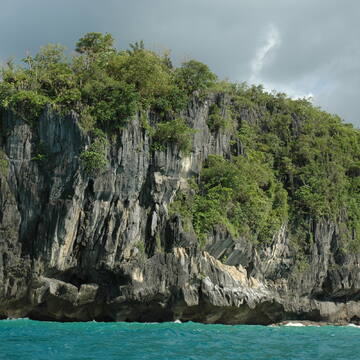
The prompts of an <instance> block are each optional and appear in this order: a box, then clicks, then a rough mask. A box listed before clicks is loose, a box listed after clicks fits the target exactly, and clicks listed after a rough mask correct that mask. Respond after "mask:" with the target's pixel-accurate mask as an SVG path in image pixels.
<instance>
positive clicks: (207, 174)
mask: <svg viewBox="0 0 360 360" xmlns="http://www.w3.org/2000/svg"><path fill="white" fill-rule="evenodd" d="M217 91H220V92H221V91H222V92H223V93H225V94H227V96H229V97H230V99H231V100H230V102H231V113H232V114H233V116H234V121H235V122H236V123H237V124H238V132H237V133H236V134H234V137H233V154H232V157H231V160H228V159H224V158H222V157H219V156H209V158H208V160H207V162H206V164H205V166H204V169H203V170H202V173H201V174H200V181H198V182H197V183H196V184H194V183H192V185H191V191H188V192H185V193H182V194H178V196H177V199H176V200H175V202H174V204H173V206H172V211H173V212H177V213H180V214H182V217H183V218H186V219H187V220H186V221H189V220H190V221H191V222H192V224H193V227H194V230H195V232H196V233H197V235H198V237H199V238H200V239H206V237H207V235H208V234H209V233H210V232H212V231H213V229H215V228H218V227H222V228H224V229H226V230H227V231H229V232H230V233H231V234H233V235H234V236H239V235H243V236H247V237H248V238H250V239H253V241H255V242H257V243H258V244H264V243H267V242H269V241H270V240H271V237H272V235H273V234H274V233H275V232H276V231H277V230H279V229H280V226H281V224H283V223H286V222H287V223H288V224H289V226H290V231H291V232H292V237H293V240H294V244H297V245H296V246H298V247H299V249H300V250H301V251H300V250H299V254H300V255H301V256H300V255H299V256H300V257H299V262H301V263H302V264H305V263H306V252H307V250H308V249H309V246H310V245H311V243H312V241H313V239H312V235H311V233H312V230H311V229H312V224H313V222H314V221H318V220H320V219H323V218H325V219H330V220H332V221H334V222H336V223H338V224H342V238H343V239H344V240H346V241H347V244H348V245H346V248H347V249H348V251H354V249H359V248H360V191H359V190H360V161H359V160H360V132H359V130H356V129H354V128H353V127H352V126H351V125H348V124H343V123H342V121H341V119H340V118H339V117H337V116H335V115H330V114H328V113H326V112H324V111H322V110H321V109H319V108H316V107H314V106H313V105H312V104H311V103H310V102H309V101H307V100H306V99H300V100H292V99H290V98H287V97H286V96H285V95H284V94H269V93H267V92H265V91H264V90H263V89H262V87H261V86H251V87H249V86H247V85H246V84H241V85H232V84H222V87H220V86H219V84H217ZM209 114H210V115H209V118H208V122H209V121H210V122H212V123H216V121H218V120H219V119H220V118H221V115H220V110H219V108H218V107H217V105H213V106H212V107H211V108H210V111H209ZM242 114H245V115H242ZM209 125H210V124H209ZM210 127H211V126H210ZM213 129H214V128H213ZM201 241H204V240H201ZM357 251H358V250H357Z"/></svg>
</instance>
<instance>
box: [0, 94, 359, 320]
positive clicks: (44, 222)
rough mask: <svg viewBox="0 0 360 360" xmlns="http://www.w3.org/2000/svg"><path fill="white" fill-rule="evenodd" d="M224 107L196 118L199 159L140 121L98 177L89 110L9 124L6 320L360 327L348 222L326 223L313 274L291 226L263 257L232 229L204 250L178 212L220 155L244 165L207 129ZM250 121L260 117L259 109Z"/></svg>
mask: <svg viewBox="0 0 360 360" xmlns="http://www.w3.org/2000/svg"><path fill="white" fill-rule="evenodd" d="M215 100H216V99H214V98H209V99H208V100H207V101H205V102H203V103H199V102H197V101H193V102H192V103H190V104H189V106H188V108H187V111H186V113H185V114H184V116H185V117H186V119H187V122H188V123H189V124H190V125H191V126H192V127H193V128H194V129H195V130H196V132H195V133H194V135H193V151H192V152H191V153H190V154H189V155H188V156H184V155H181V154H180V153H179V151H178V149H177V148H176V146H175V145H174V146H170V145H169V146H168V147H167V148H166V150H165V151H152V150H151V138H149V136H148V133H147V132H146V131H145V130H144V129H143V127H142V126H141V121H140V117H134V118H133V119H132V121H131V122H130V123H129V124H128V126H127V128H126V129H124V130H123V131H122V132H121V134H120V135H119V137H118V138H117V140H116V141H115V142H112V144H111V145H110V147H109V149H108V154H107V157H108V167H107V168H106V170H105V171H104V172H103V173H101V174H99V175H98V176H96V177H91V176H89V175H87V174H86V172H85V171H84V170H83V169H82V166H81V162H80V153H81V152H82V151H83V150H84V149H86V147H87V146H89V144H90V139H89V137H88V135H87V134H86V133H84V132H83V131H82V129H81V127H80V126H79V124H78V120H77V117H76V115H75V114H72V115H69V116H65V117H64V116H60V115H59V114H57V113H55V112H54V111H53V110H51V108H50V107H49V108H47V110H46V111H45V112H44V114H43V115H42V117H41V118H40V120H39V121H38V123H37V125H36V126H33V127H31V126H30V125H29V124H27V123H26V122H25V121H23V120H22V119H21V118H19V117H17V116H16V115H14V114H13V113H6V114H4V116H3V122H2V127H3V128H2V134H3V136H2V137H1V143H0V145H1V148H2V149H3V151H4V153H5V154H6V158H7V160H8V164H9V169H8V172H4V173H0V317H25V316H27V317H31V318H34V319H41V320H60V321H85V320H92V319H96V320H111V321H124V320H126V321H173V320H175V319H181V320H185V321H186V320H192V321H201V322H206V323H216V322H221V323H228V324H235V323H251V324H269V323H272V322H277V321H283V320H287V319H307V320H315V321H320V320H324V321H331V322H339V321H358V320H359V317H360V306H359V304H360V303H359V301H358V300H359V298H360V292H359V291H360V272H359V270H360V265H359V261H360V259H359V256H357V255H355V254H345V253H344V252H343V251H342V240H341V236H340V233H341V232H340V231H339V228H338V225H337V224H335V223H332V222H331V221H329V220H325V219H324V220H322V221H320V222H318V223H315V224H313V230H312V232H313V239H314V240H313V242H312V245H311V248H310V250H309V254H310V255H309V256H310V259H311V261H310V263H309V264H308V265H307V267H306V268H301V267H299V264H298V263H296V261H295V252H296V248H295V247H294V246H293V244H292V242H291V239H290V237H289V231H288V228H287V224H286V223H284V224H283V226H282V227H281V229H280V231H279V232H278V233H277V234H276V235H275V236H274V238H273V239H272V241H271V242H270V243H269V245H267V246H265V247H262V248H258V247H256V246H255V245H254V244H253V243H252V242H251V241H249V240H248V239H246V238H243V237H239V238H234V237H233V236H231V235H230V234H229V233H227V232H226V231H225V230H223V229H218V230H216V231H214V232H213V233H212V234H211V235H210V236H209V238H208V240H207V244H206V246H205V248H200V246H199V245H198V241H197V239H196V236H195V233H194V231H193V229H192V228H191V226H190V228H187V229H186V230H185V229H184V226H183V223H182V221H181V218H180V216H179V215H173V216H170V215H169V204H170V203H171V201H172V200H173V199H174V197H175V194H176V192H177V191H178V190H179V189H184V188H186V187H187V186H188V185H187V180H188V179H189V178H191V177H193V176H197V175H198V174H199V172H200V170H201V168H202V166H203V163H204V161H205V159H206V158H207V157H208V155H209V154H218V155H222V156H224V157H228V158H229V157H231V151H230V148H231V146H232V142H231V135H230V134H229V133H227V132H226V131H225V132H224V131H219V132H215V133H214V132H211V131H210V130H209V128H208V126H207V117H208V112H209V106H210V105H211V103H213V102H214V101H215ZM217 101H219V99H217ZM220 101H222V102H224V101H226V99H220ZM240 116H241V117H242V120H243V121H256V114H253V113H252V112H251V111H248V112H246V111H244V112H243V113H242V114H240ZM150 120H151V119H150ZM239 152H240V150H239ZM225 258H226V261H225V260H224V259H225ZM219 259H222V262H221V261H219ZM224 262H226V264H224Z"/></svg>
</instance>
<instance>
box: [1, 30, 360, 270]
mask: <svg viewBox="0 0 360 360" xmlns="http://www.w3.org/2000/svg"><path fill="white" fill-rule="evenodd" d="M0 76H1V79H0V111H2V110H6V109H10V110H11V111H14V112H16V113H17V114H18V115H19V116H21V117H23V118H24V119H25V121H28V122H29V123H30V124H32V125H36V122H37V121H40V118H41V114H42V112H43V111H44V108H45V107H46V106H49V107H53V108H54V109H55V110H56V111H58V112H61V113H65V114H66V113H68V112H70V111H74V112H75V113H77V114H78V116H79V119H80V125H81V126H82V128H83V129H84V130H85V131H88V132H89V134H90V137H91V144H90V145H89V147H88V148H87V149H86V150H84V151H83V152H82V153H81V155H80V159H81V163H82V165H83V168H84V170H85V171H86V172H88V173H89V174H91V175H96V174H97V173H99V172H101V171H103V170H104V169H105V168H106V166H107V148H108V140H107V139H115V138H116V135H117V134H118V133H119V132H121V131H122V129H124V128H125V127H126V126H127V124H128V122H129V121H130V119H131V118H132V117H133V116H134V115H136V114H138V115H140V121H141V126H142V128H143V129H144V131H146V132H147V134H148V135H149V136H150V137H151V138H152V150H154V151H164V150H165V149H166V148H167V146H175V147H176V148H177V149H178V150H179V151H181V152H182V153H184V154H187V153H189V152H190V151H191V149H192V137H193V134H194V130H193V129H192V128H191V127H190V126H189V125H188V123H187V122H186V120H185V114H186V111H185V110H186V107H187V105H188V104H189V103H191V102H192V100H194V99H196V101H197V103H203V104H206V103H208V104H209V108H208V118H207V125H208V127H209V129H210V130H211V132H212V134H213V135H214V136H216V133H217V132H219V131H222V130H226V131H227V132H228V133H229V134H231V136H232V139H231V141H232V146H231V151H232V153H231V154H227V156H228V158H226V159H225V158H222V157H219V156H214V155H212V156H209V157H208V159H207V161H206V163H205V164H204V168H203V170H202V172H201V174H200V176H199V177H198V180H197V181H196V182H195V181H192V182H191V184H192V185H191V189H190V190H189V191H188V192H184V193H179V194H178V196H177V198H176V200H175V201H174V203H173V204H172V208H171V212H172V213H180V214H181V215H182V217H183V219H184V224H185V225H186V227H187V228H190V224H192V226H193V228H194V230H195V232H196V233H197V235H198V237H199V239H200V240H201V241H202V243H204V241H205V239H206V237H207V236H208V234H209V233H211V232H212V231H213V230H214V229H215V228H219V227H221V228H223V229H226V230H227V231H228V232H230V233H231V234H233V235H234V236H247V237H249V238H251V239H252V240H253V241H254V242H257V243H258V244H263V243H267V242H269V241H270V240H271V237H272V235H273V234H274V233H275V232H276V231H277V230H279V228H280V226H281V225H282V224H283V223H284V222H288V223H289V225H290V231H291V232H292V235H293V239H294V243H296V244H297V246H299V249H302V250H301V251H302V255H301V256H299V262H301V263H302V264H305V263H306V256H305V255H306V249H307V248H308V247H309V246H310V244H311V242H312V241H313V240H312V238H311V235H310V234H311V231H310V229H311V227H312V224H313V223H314V221H317V220H319V219H323V218H325V219H331V220H333V221H335V222H336V223H337V224H340V227H341V236H342V238H343V239H347V245H346V246H345V245H344V249H347V251H358V250H356V249H360V133H359V130H356V129H354V128H353V127H352V126H350V125H346V124H343V123H342V121H341V120H340V119H339V117H337V116H334V115H330V114H328V113H326V112H324V111H322V110H321V109H319V108H316V107H314V106H313V105H312V104H311V103H310V102H309V101H307V100H305V99H300V100H292V99H290V98H288V97H286V95H285V94H281V93H278V94H275V93H273V94H269V93H267V92H265V91H264V90H263V88H262V87H261V86H247V85H246V84H232V83H229V82H226V81H218V80H217V78H216V76H215V75H214V74H213V73H212V72H211V71H210V70H209V68H208V67H207V66H206V65H205V64H202V63H200V62H198V61H195V60H190V61H187V62H184V63H183V64H181V66H180V67H178V68H176V67H174V66H173V65H172V63H171V60H170V58H169V54H168V53H165V54H161V55H159V54H157V53H155V52H154V51H151V50H148V49H146V48H145V46H144V43H143V42H138V43H135V44H130V46H129V49H123V50H118V49H116V48H115V47H114V39H113V38H112V36H111V35H110V34H105V35H104V34H101V33H89V34H86V35H85V36H84V37H82V38H81V39H80V40H79V41H78V42H77V44H76V54H75V55H74V56H71V57H70V56H67V55H66V52H65V49H64V48H63V47H62V46H61V45H56V44H55V45H53V44H50V45H47V46H44V47H43V48H41V49H40V51H39V53H38V54H36V55H35V56H30V55H29V56H27V57H26V58H24V59H23V65H21V66H20V65H17V64H16V63H15V62H14V61H8V62H7V64H6V65H5V66H4V67H3V68H2V69H1V71H0ZM214 99H218V100H219V101H217V100H216V101H214ZM205 100H207V102H206V101H205ZM220 100H221V101H220ZM204 106H207V105H204ZM0 125H1V124H0ZM34 155H35V156H34V158H33V160H36V161H40V160H44V158H45V155H44V152H43V151H37V152H36V153H35V154H34ZM4 169H7V159H6V157H5V155H4V154H3V153H1V152H0V171H2V173H4V171H5V170H4ZM304 234H305V235H304ZM306 234H307V235H306ZM354 249H355V250H354ZM299 251H300V250H299ZM302 268H304V266H302Z"/></svg>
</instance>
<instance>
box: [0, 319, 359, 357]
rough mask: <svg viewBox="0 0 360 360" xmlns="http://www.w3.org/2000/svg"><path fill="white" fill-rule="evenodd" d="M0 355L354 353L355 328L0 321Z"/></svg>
mask: <svg viewBox="0 0 360 360" xmlns="http://www.w3.org/2000/svg"><path fill="white" fill-rule="evenodd" d="M0 359H1V360H3V359H6V360H10V359H16V360H27V359H32V360H42V359H46V360H57V359H62V360H63V359H72V360H77V359H79V360H80V359H81V360H85V359H86V360H90V359H91V360H93V359H94V360H102V359H104V360H105V359H106V360H111V359H121V360H126V359H136V360H141V359H156V360H163V359H182V360H187V359H193V360H198V359H207V360H209V359H219V360H225V359H229V360H230V359H231V360H236V359H241V360H242V359H244V360H250V359H256V360H260V359H274V360H280V359H286V360H290V359H324V360H325V359H326V360H330V359H336V360H340V359H344V360H350V359H357V360H359V359H360V328H356V327H333V326H324V327H314V326H308V327H284V326H283V327H265V326H225V325H203V324H197V323H184V324H177V323H162V324H140V323H97V322H88V323H55V322H38V321H31V320H27V319H20V320H3V321H0Z"/></svg>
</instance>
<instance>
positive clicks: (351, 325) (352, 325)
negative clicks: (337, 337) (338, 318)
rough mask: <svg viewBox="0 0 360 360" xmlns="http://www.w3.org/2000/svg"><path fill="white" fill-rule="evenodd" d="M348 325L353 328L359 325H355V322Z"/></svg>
mask: <svg viewBox="0 0 360 360" xmlns="http://www.w3.org/2000/svg"><path fill="white" fill-rule="evenodd" d="M348 326H350V327H354V328H360V326H359V325H355V324H349V325H348Z"/></svg>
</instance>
